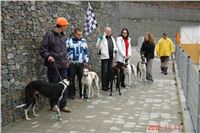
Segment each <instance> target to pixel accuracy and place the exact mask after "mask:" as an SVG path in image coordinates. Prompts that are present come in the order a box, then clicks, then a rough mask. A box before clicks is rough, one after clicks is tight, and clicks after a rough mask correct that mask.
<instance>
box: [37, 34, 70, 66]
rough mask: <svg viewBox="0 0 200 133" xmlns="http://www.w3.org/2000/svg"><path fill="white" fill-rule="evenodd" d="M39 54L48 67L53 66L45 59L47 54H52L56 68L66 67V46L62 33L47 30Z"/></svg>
mask: <svg viewBox="0 0 200 133" xmlns="http://www.w3.org/2000/svg"><path fill="white" fill-rule="evenodd" d="M40 55H41V56H42V57H43V58H44V60H45V65H46V66H48V67H52V66H53V67H54V65H53V63H49V62H48V60H47V59H48V57H49V56H52V57H53V58H54V60H55V64H56V66H57V67H58V68H67V66H68V60H67V47H66V39H65V37H64V33H57V32H55V31H54V30H51V31H48V32H47V33H46V34H45V37H44V39H43V41H42V43H41V47H40Z"/></svg>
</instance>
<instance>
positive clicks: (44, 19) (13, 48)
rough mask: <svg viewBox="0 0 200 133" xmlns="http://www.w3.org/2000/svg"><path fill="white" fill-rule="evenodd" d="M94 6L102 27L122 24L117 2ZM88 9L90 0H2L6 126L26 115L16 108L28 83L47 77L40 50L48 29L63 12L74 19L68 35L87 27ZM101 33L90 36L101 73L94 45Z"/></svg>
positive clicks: (94, 64) (92, 55)
mask: <svg viewBox="0 0 200 133" xmlns="http://www.w3.org/2000/svg"><path fill="white" fill-rule="evenodd" d="M91 6H92V7H93V8H94V13H95V15H96V18H97V21H98V24H99V26H100V30H102V29H103V27H104V26H106V25H109V26H111V27H118V23H115V22H113V21H112V20H115V19H116V17H117V15H116V14H117V11H118V9H117V6H116V2H91ZM108 9H109V10H108ZM110 9H111V10H110ZM86 10H87V2H46V1H44V2H42V1H41V2H34V1H31V2H30V1H29V2H25V1H24V2H22V1H21V2H19V1H7V2H6V1H4V2H1V14H2V15H1V30H2V31H1V44H2V45H1V75H2V79H1V81H2V88H1V99H2V101H1V109H2V114H1V116H2V126H4V125H7V124H9V123H11V122H14V121H16V120H17V119H19V118H21V117H24V114H23V111H22V109H17V110H15V109H14V108H15V106H16V105H19V104H22V103H23V101H24V88H25V86H26V84H27V83H29V82H30V81H32V80H36V79H43V80H47V78H46V68H45V67H44V65H43V59H42V58H41V56H40V55H39V51H38V49H39V47H40V43H41V41H42V39H43V36H44V34H45V32H46V31H47V30H48V29H50V27H52V26H53V25H54V22H55V20H56V18H57V17H60V16H63V17H65V18H67V19H68V20H69V23H70V25H69V27H68V29H67V30H66V33H67V35H66V37H68V36H69V35H70V34H71V31H72V29H73V28H74V27H81V28H83V25H84V22H85V15H86ZM111 11H115V12H111ZM108 18H109V19H108ZM97 37H98V32H97V31H95V32H93V34H92V35H89V36H88V37H87V40H88V43H89V48H90V64H91V65H92V69H93V70H95V71H97V72H98V73H99V66H100V61H99V59H98V56H97V50H96V48H95V47H94V46H95V45H94V44H95V42H96V38H97ZM41 105H43V104H40V106H41ZM41 108H42V106H41Z"/></svg>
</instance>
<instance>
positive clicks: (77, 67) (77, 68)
mask: <svg viewBox="0 0 200 133" xmlns="http://www.w3.org/2000/svg"><path fill="white" fill-rule="evenodd" d="M69 71H70V75H69V76H70V81H71V82H72V84H71V86H70V90H69V96H75V95H76V87H75V77H76V76H77V78H78V85H79V95H80V97H81V96H82V94H81V92H82V85H81V79H82V76H83V64H82V63H72V64H70V66H69ZM83 89H84V88H83ZM84 95H86V90H84Z"/></svg>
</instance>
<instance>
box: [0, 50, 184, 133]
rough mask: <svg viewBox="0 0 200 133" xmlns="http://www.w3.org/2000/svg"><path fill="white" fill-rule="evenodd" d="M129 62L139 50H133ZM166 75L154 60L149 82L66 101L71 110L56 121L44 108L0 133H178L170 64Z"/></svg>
mask: <svg viewBox="0 0 200 133" xmlns="http://www.w3.org/2000/svg"><path fill="white" fill-rule="evenodd" d="M133 54H134V56H133V64H136V62H137V61H138V60H139V53H138V52H137V51H136V50H135V49H134V50H133ZM169 65H170V68H169V69H170V70H169V74H168V75H163V74H161V72H160V69H159V68H160V61H159V59H158V58H155V59H154V63H153V75H154V82H153V83H152V84H147V85H144V84H139V85H137V86H132V87H130V88H128V89H127V88H122V95H121V96H119V95H118V93H117V92H114V94H113V96H112V97H110V96H108V92H101V96H100V97H97V96H96V95H95V96H94V97H93V98H91V99H90V100H81V99H79V98H77V99H75V100H69V106H70V107H71V108H72V109H73V112H72V113H63V112H62V114H61V115H62V118H63V121H61V122H58V121H57V120H56V118H55V113H53V112H50V111H49V110H48V108H46V109H44V110H41V111H39V115H40V116H39V117H37V118H33V119H32V120H31V121H26V120H19V121H17V122H15V123H13V124H12V125H9V126H6V127H4V128H2V132H3V133H182V132H184V131H183V127H182V125H181V123H182V113H181V107H180V102H179V95H178V90H177V89H176V86H175V80H174V74H173V73H172V64H171V62H170V64H169Z"/></svg>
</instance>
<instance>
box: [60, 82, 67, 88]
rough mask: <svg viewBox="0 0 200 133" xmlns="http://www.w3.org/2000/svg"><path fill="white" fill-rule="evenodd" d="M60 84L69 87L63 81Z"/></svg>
mask: <svg viewBox="0 0 200 133" xmlns="http://www.w3.org/2000/svg"><path fill="white" fill-rule="evenodd" d="M59 83H60V84H63V85H64V86H65V85H66V87H67V86H68V85H67V84H66V83H65V82H63V81H61V82H59Z"/></svg>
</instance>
